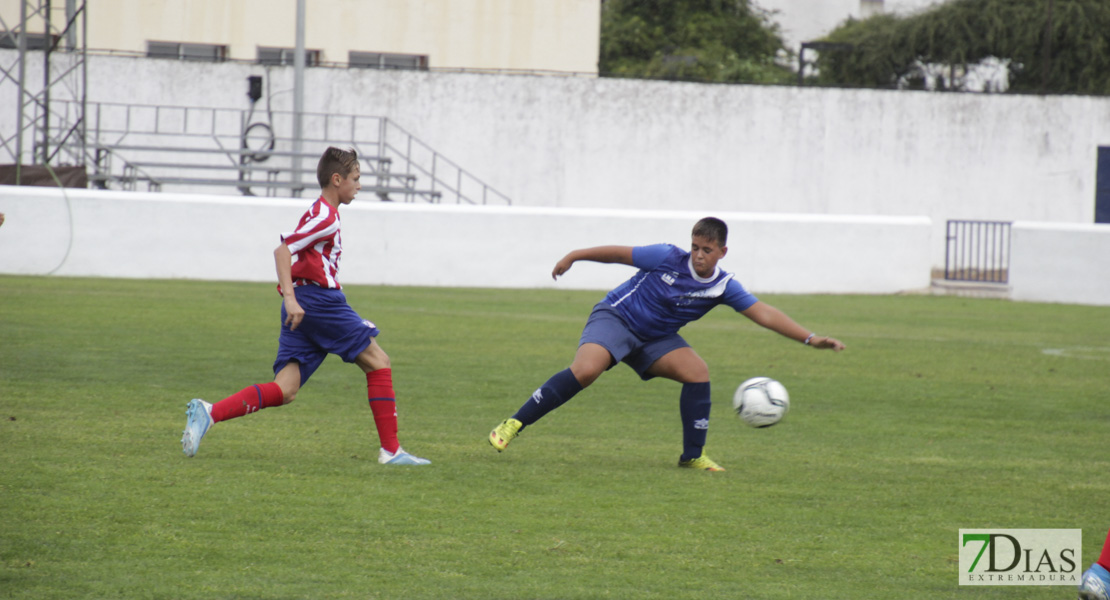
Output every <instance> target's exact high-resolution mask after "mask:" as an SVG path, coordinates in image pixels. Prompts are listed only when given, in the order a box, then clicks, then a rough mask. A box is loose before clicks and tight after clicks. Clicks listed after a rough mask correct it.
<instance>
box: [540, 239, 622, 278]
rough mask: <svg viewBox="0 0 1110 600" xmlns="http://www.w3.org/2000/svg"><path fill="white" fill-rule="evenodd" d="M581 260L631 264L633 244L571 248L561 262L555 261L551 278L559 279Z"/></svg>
mask: <svg viewBox="0 0 1110 600" xmlns="http://www.w3.org/2000/svg"><path fill="white" fill-rule="evenodd" d="M580 260H588V261H591V262H599V263H620V264H622V265H629V266H631V265H632V246H595V247H593V248H582V249H579V250H571V251H570V253H568V254H567V255H566V256H564V257H563V258H561V259H559V262H557V263H555V268H554V269H553V270H552V271H551V278H552V279H558V278H559V276H560V275H562V274H563V273H566V272H567V271H569V270H570V266H571V265H573V264H574V263H576V262H578V261H580Z"/></svg>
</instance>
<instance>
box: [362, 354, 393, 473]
mask: <svg viewBox="0 0 1110 600" xmlns="http://www.w3.org/2000/svg"><path fill="white" fill-rule="evenodd" d="M366 395H367V397H369V398H370V410H371V411H373V412H374V425H377V427H378V438H379V439H380V440H381V442H382V448H385V449H386V450H387V451H389V452H397V449H398V448H400V447H401V443H400V442H398V441H397V401H396V396H394V394H393V370H392V369H378V370H377V371H370V372H369V373H367V374H366Z"/></svg>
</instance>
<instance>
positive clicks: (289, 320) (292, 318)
mask: <svg viewBox="0 0 1110 600" xmlns="http://www.w3.org/2000/svg"><path fill="white" fill-rule="evenodd" d="M274 265H275V266H276V267H277V276H278V284H279V285H280V286H281V295H282V297H283V298H285V324H286V325H288V326H289V329H291V330H292V329H296V328H297V326H298V325H300V324H301V319H303V318H304V309H303V308H301V305H300V304H299V303H298V302H297V294H296V293H295V292H294V291H293V290H294V287H293V253H292V252H290V251H289V246H286V245H285V242H282V243H281V244H280V245H278V247H277V248H274Z"/></svg>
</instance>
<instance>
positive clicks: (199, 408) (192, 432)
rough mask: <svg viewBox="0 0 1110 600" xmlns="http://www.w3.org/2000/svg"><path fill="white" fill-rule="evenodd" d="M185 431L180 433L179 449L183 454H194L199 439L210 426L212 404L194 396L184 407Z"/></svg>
mask: <svg viewBox="0 0 1110 600" xmlns="http://www.w3.org/2000/svg"><path fill="white" fill-rule="evenodd" d="M185 415H186V421H185V432H184V433H182V434H181V451H182V452H184V453H185V456H196V453H197V449H198V448H200V440H201V439H202V438H203V437H204V434H206V433H208V428H209V427H211V426H212V405H211V404H209V403H207V402H205V401H204V400H201V399H199V398H194V399H192V400H190V401H189V406H188V407H187V408H186V409H185Z"/></svg>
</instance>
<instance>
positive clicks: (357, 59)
mask: <svg viewBox="0 0 1110 600" xmlns="http://www.w3.org/2000/svg"><path fill="white" fill-rule="evenodd" d="M347 64H348V65H349V66H351V67H357V68H362V69H427V68H428V57H427V56H425V55H422V54H390V53H388V52H356V51H351V52H350V53H349V54H348V55H347Z"/></svg>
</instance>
